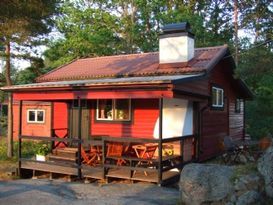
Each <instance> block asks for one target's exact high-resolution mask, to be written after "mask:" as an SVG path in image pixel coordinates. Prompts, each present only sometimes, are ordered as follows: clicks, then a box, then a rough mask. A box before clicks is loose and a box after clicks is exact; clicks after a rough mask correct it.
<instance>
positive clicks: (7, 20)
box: [0, 0, 57, 157]
mask: <svg viewBox="0 0 273 205" xmlns="http://www.w3.org/2000/svg"><path fill="white" fill-rule="evenodd" d="M56 8H57V1H56V0H48V1H42V0H28V1H21V0H2V1H0V40H1V44H2V45H4V46H5V52H4V54H3V53H2V57H4V58H5V62H6V69H5V71H6V73H5V78H6V85H8V86H10V85H12V80H11V77H10V76H11V73H10V70H11V63H10V62H11V58H14V57H22V58H28V57H30V56H29V53H24V54H19V55H17V56H16V55H15V54H14V53H12V48H13V47H17V46H18V47H19V46H25V47H30V48H31V46H32V45H36V44H37V43H39V41H40V40H41V38H42V35H44V34H46V33H48V32H49V31H50V29H51V25H52V20H51V17H52V15H53V14H55V13H56ZM12 125H13V111H12V94H11V93H9V95H8V130H7V132H8V134H7V140H8V152H7V155H8V157H12V155H13V134H12V133H13V127H12Z"/></svg>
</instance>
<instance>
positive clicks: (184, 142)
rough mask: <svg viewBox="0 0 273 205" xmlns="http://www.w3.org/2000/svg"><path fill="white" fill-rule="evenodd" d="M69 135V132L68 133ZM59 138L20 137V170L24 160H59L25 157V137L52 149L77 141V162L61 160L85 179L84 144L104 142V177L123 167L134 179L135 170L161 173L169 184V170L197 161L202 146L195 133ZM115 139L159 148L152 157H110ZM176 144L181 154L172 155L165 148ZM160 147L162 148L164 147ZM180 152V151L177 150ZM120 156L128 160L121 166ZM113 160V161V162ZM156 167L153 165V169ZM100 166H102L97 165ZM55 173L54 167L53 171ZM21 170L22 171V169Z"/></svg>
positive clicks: (101, 167)
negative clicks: (159, 135) (83, 172)
mask: <svg viewBox="0 0 273 205" xmlns="http://www.w3.org/2000/svg"><path fill="white" fill-rule="evenodd" d="M64 136H67V135H64ZM64 136H62V137H58V136H57V135H56V133H55V134H54V135H53V137H37V136H24V135H21V136H19V143H18V144H19V152H18V155H19V159H18V160H19V161H18V162H19V171H20V169H21V168H22V167H21V163H22V162H24V161H28V162H35V163H41V164H43V165H53V164H56V163H57V162H52V161H45V162H40V161H39V162H38V161H36V160H35V159H33V158H32V159H31V158H24V157H22V143H21V142H22V140H35V141H43V142H48V143H49V144H51V145H52V146H51V152H52V151H53V149H56V148H58V146H60V145H61V144H62V145H64V146H67V145H68V144H69V143H71V144H73V143H75V144H77V145H78V146H77V154H78V156H77V159H78V160H77V161H76V162H75V163H62V162H58V165H60V166H62V167H64V168H65V167H67V168H74V169H77V176H78V178H79V179H81V178H82V171H83V169H84V168H86V166H83V165H82V164H81V159H82V156H81V147H82V145H83V144H90V145H91V146H92V145H100V146H101V147H102V160H101V165H100V166H99V168H100V169H101V170H102V173H103V174H102V175H103V178H106V177H107V174H109V170H111V169H113V168H115V169H116V168H117V169H118V168H122V169H124V170H129V171H130V179H133V180H134V173H135V172H147V173H154V174H156V176H157V180H156V182H157V183H158V184H164V183H167V180H168V179H166V178H165V177H164V174H165V173H167V172H169V171H170V170H172V169H178V170H181V169H182V168H183V166H184V165H185V164H186V163H189V162H192V161H195V160H196V159H197V147H198V139H197V137H196V136H194V135H187V136H180V137H173V138H168V139H162V140H161V141H160V140H159V139H150V138H124V137H121V138H116V137H109V136H101V137H100V140H96V139H92V137H91V139H90V140H84V139H81V140H80V139H77V138H68V137H64ZM113 142H119V143H123V144H129V145H132V144H145V143H154V144H157V145H158V146H157V147H158V149H157V153H156V154H155V155H156V156H155V157H153V158H152V159H141V158H137V157H132V156H121V157H109V156H107V145H108V144H109V143H113ZM170 144H172V145H175V146H177V147H178V148H179V149H180V151H179V153H172V154H170V155H168V154H166V153H164V149H165V148H164V147H165V145H170ZM160 147H161V148H162V149H160ZM176 151H177V150H176ZM117 158H120V159H122V160H124V161H126V162H127V163H125V164H123V165H117V164H116V163H113V162H114V161H115V160H117ZM111 160H112V161H113V162H112V161H111ZM142 162H149V163H150V165H149V166H142V165H141V164H142ZM151 167H152V168H151ZM92 168H93V167H89V169H92ZM96 168H98V167H96ZM52 172H54V170H53V171H52ZM19 173H20V172H19Z"/></svg>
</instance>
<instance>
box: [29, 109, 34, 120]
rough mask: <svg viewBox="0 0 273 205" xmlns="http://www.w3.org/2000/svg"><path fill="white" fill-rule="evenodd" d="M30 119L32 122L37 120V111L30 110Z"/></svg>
mask: <svg viewBox="0 0 273 205" xmlns="http://www.w3.org/2000/svg"><path fill="white" fill-rule="evenodd" d="M28 121H30V122H34V121H35V111H28Z"/></svg>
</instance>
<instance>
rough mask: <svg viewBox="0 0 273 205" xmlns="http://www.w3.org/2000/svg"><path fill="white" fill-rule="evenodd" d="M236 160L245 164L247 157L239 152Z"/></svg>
mask: <svg viewBox="0 0 273 205" xmlns="http://www.w3.org/2000/svg"><path fill="white" fill-rule="evenodd" d="M238 161H239V162H240V163H242V164H246V163H247V158H246V157H245V156H244V155H243V154H240V155H239V156H238Z"/></svg>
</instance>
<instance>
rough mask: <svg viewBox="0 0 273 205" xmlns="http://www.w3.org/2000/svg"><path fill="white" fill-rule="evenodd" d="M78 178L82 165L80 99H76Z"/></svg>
mask: <svg viewBox="0 0 273 205" xmlns="http://www.w3.org/2000/svg"><path fill="white" fill-rule="evenodd" d="M78 112H79V113H78V114H79V116H78V178H79V179H81V178H82V172H81V165H82V154H81V146H82V142H81V139H82V129H81V127H82V126H81V125H82V122H81V121H82V107H81V99H80V97H78Z"/></svg>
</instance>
